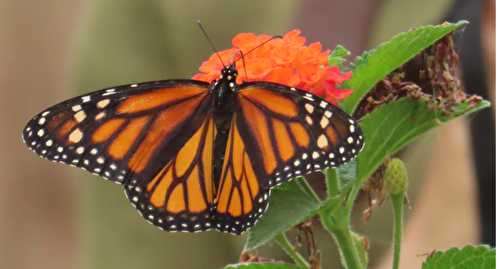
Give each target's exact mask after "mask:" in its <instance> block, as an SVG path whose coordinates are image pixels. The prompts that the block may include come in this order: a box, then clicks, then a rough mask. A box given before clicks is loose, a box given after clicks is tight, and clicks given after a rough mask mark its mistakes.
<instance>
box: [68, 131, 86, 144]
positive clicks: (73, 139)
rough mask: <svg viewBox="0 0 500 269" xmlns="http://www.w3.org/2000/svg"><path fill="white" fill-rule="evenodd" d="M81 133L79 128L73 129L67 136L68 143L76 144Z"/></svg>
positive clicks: (80, 137) (81, 135)
mask: <svg viewBox="0 0 500 269" xmlns="http://www.w3.org/2000/svg"><path fill="white" fill-rule="evenodd" d="M82 137H83V133H82V131H81V130H80V128H77V129H75V130H74V131H73V132H71V134H70V135H69V141H71V142H73V143H78V142H80V140H82Z"/></svg>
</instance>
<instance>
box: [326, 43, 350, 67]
mask: <svg viewBox="0 0 500 269" xmlns="http://www.w3.org/2000/svg"><path fill="white" fill-rule="evenodd" d="M348 55H351V52H349V51H348V50H346V49H345V48H344V47H342V46H341V45H337V47H335V49H334V50H333V51H332V53H331V54H330V56H328V65H329V66H330V67H332V66H337V67H339V68H341V69H342V63H343V62H345V61H346V59H345V57H346V56H348Z"/></svg>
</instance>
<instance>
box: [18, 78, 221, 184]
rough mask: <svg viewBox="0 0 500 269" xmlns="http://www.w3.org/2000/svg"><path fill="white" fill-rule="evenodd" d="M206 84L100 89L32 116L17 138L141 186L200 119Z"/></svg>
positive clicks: (50, 155) (56, 157)
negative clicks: (21, 134)
mask: <svg viewBox="0 0 500 269" xmlns="http://www.w3.org/2000/svg"><path fill="white" fill-rule="evenodd" d="M208 87H209V84H208V83H205V82H197V81H190V80H167V81H156V82H146V83H141V84H132V85H125V86H120V87H115V88H111V89H104V90H101V91H97V92H94V93H91V94H89V95H83V96H80V97H76V98H73V99H70V100H68V101H66V102H63V103H60V104H58V105H56V106H53V107H51V108H49V109H47V110H46V111H44V112H42V113H40V114H39V115H37V116H35V117H34V118H33V119H32V120H31V121H30V122H29V123H28V124H27V126H26V127H25V129H24V133H23V139H24V141H25V143H26V144H27V145H28V147H29V148H30V149H32V150H33V151H34V152H36V153H37V154H38V155H40V156H42V157H44V158H47V159H49V160H52V161H54V162H63V163H66V164H69V165H72V166H77V167H81V168H83V169H85V170H87V171H89V172H92V173H94V174H97V175H99V176H102V177H105V178H107V179H109V180H111V181H115V182H117V183H121V184H126V185H129V186H134V187H135V186H145V185H147V184H148V183H149V182H150V181H151V180H152V179H154V178H155V176H156V175H157V174H158V173H159V172H160V171H162V169H164V167H165V165H166V164H167V163H169V162H170V161H171V160H172V159H173V158H174V157H175V156H176V155H177V153H178V152H179V150H180V149H181V146H182V145H184V144H185V143H186V142H187V141H188V140H189V139H190V138H191V137H192V136H193V135H194V134H195V133H196V132H197V131H198V130H199V128H200V127H201V126H202V125H203V123H204V122H205V121H206V115H207V113H208V111H209V109H210V105H211V102H210V100H211V94H210V93H209V91H208Z"/></svg>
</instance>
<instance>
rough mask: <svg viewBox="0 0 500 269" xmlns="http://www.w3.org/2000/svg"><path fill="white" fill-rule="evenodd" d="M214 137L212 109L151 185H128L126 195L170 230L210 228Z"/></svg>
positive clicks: (152, 218)
mask: <svg viewBox="0 0 500 269" xmlns="http://www.w3.org/2000/svg"><path fill="white" fill-rule="evenodd" d="M214 138H215V126H214V123H213V120H212V117H211V114H210V113H209V114H208V115H207V116H206V118H205V120H204V122H203V124H202V125H201V126H200V127H199V128H198V129H197V130H196V133H195V134H194V135H193V136H192V137H191V138H190V139H189V140H188V141H187V142H186V143H185V144H184V145H183V147H182V148H181V150H180V151H179V153H178V154H177V155H176V156H175V157H174V158H173V159H172V160H171V161H170V162H169V163H168V164H166V165H165V166H164V167H163V168H162V169H161V171H160V172H158V173H157V174H156V175H155V177H154V179H153V180H152V181H151V182H150V183H149V184H148V185H146V186H144V187H132V186H126V187H125V192H126V194H127V197H128V198H129V200H130V201H131V202H132V204H133V205H134V206H135V207H136V208H137V209H138V210H139V212H140V213H141V215H142V216H143V217H144V218H145V219H146V220H147V221H149V222H151V223H152V224H154V225H156V226H158V227H160V228H161V229H164V230H166V231H171V232H173V231H185V232H198V231H204V230H209V229H211V227H212V212H213V209H214V206H213V204H214V193H215V190H214V188H215V186H214V184H213V179H212V158H213V154H212V152H213V145H214Z"/></svg>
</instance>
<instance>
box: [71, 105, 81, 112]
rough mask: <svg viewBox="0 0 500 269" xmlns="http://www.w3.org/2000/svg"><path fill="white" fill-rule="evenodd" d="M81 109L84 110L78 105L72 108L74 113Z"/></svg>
mask: <svg viewBox="0 0 500 269" xmlns="http://www.w3.org/2000/svg"><path fill="white" fill-rule="evenodd" d="M81 109H82V106H81V105H76V106H73V107H72V108H71V110H73V111H74V112H77V111H80V110H81Z"/></svg>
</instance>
